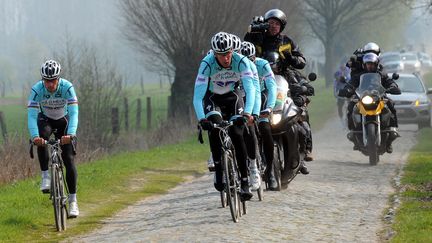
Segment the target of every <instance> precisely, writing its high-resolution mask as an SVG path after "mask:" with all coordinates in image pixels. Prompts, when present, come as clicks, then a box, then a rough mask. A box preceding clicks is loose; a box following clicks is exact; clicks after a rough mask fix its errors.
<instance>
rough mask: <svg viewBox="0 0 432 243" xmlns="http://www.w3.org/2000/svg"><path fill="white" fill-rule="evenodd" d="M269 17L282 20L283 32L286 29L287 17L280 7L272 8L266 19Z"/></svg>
mask: <svg viewBox="0 0 432 243" xmlns="http://www.w3.org/2000/svg"><path fill="white" fill-rule="evenodd" d="M269 19H277V20H279V22H281V30H280V32H282V31H283V30H284V29H285V25H286V24H287V17H286V15H285V13H284V12H282V10H280V9H276V8H275V9H270V10H269V11H267V13H265V15H264V21H265V22H267V21H268V20H269Z"/></svg>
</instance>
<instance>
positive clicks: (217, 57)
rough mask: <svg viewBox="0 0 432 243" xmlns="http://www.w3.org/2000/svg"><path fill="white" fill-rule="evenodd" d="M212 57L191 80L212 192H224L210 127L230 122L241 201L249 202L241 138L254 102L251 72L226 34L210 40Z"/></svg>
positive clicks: (214, 136) (217, 144)
mask: <svg viewBox="0 0 432 243" xmlns="http://www.w3.org/2000/svg"><path fill="white" fill-rule="evenodd" d="M211 46H212V50H213V53H210V54H209V55H207V56H206V57H204V59H203V60H202V61H201V64H200V67H199V71H198V74H197V77H196V80H195V88H194V97H193V105H194V108H195V113H196V115H197V118H198V120H199V124H200V126H201V127H202V128H203V129H204V130H208V134H209V141H210V149H211V152H212V155H213V159H214V163H215V183H214V186H215V188H216V190H218V191H222V190H223V189H224V185H223V178H222V165H221V156H222V145H221V142H220V139H219V132H218V131H216V129H214V125H213V124H214V123H220V122H221V121H222V120H224V119H225V120H231V121H233V122H234V125H233V126H230V128H229V136H230V137H231V139H232V143H233V145H234V148H235V154H236V159H237V163H238V167H239V171H240V178H241V191H240V196H241V199H242V200H249V199H250V198H251V197H252V193H251V191H250V188H249V181H248V172H247V151H246V145H245V143H244V138H243V129H244V124H245V122H248V123H251V122H253V117H252V116H251V114H252V108H253V105H254V102H255V88H254V85H253V76H252V70H251V68H250V64H249V61H246V60H247V58H246V57H244V56H242V55H240V54H237V53H235V52H233V42H232V37H231V35H230V34H228V33H225V32H219V33H217V34H215V35H214V36H213V37H212V39H211ZM240 82H241V83H242V85H243V88H244V90H245V93H246V103H244V102H243V99H242V98H241V94H240V92H239V90H238V89H237V86H238V85H239V83H240Z"/></svg>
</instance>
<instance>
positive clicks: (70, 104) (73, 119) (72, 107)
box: [66, 86, 78, 135]
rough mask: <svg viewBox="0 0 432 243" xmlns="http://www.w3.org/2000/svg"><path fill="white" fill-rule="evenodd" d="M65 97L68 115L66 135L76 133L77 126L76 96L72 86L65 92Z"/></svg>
mask: <svg viewBox="0 0 432 243" xmlns="http://www.w3.org/2000/svg"><path fill="white" fill-rule="evenodd" d="M66 98H67V112H68V115H69V124H68V130H67V135H76V131H77V128H78V98H77V96H76V93H75V90H74V88H73V86H71V87H70V88H69V89H68V90H67V92H66Z"/></svg>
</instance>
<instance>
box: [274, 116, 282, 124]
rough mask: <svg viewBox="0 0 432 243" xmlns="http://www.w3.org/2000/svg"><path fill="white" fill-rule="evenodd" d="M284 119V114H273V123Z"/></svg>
mask: <svg viewBox="0 0 432 243" xmlns="http://www.w3.org/2000/svg"><path fill="white" fill-rule="evenodd" d="M281 120H282V114H273V117H272V124H273V125H276V124H278V123H279V122H280V121H281Z"/></svg>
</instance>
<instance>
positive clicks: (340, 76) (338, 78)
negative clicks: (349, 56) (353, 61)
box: [333, 62, 351, 126]
mask: <svg viewBox="0 0 432 243" xmlns="http://www.w3.org/2000/svg"><path fill="white" fill-rule="evenodd" d="M350 79H351V75H350V69H349V68H348V67H347V66H346V65H345V63H344V62H342V63H341V64H340V66H339V69H338V70H337V71H336V72H335V73H334V81H333V94H334V96H335V98H336V104H337V109H338V115H339V119H340V120H341V121H342V123H343V126H345V122H344V121H343V106H344V104H345V99H346V98H344V97H340V96H339V95H338V94H339V90H340V89H342V88H343V87H345V85H346V83H347V82H348V81H349V80H350Z"/></svg>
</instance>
